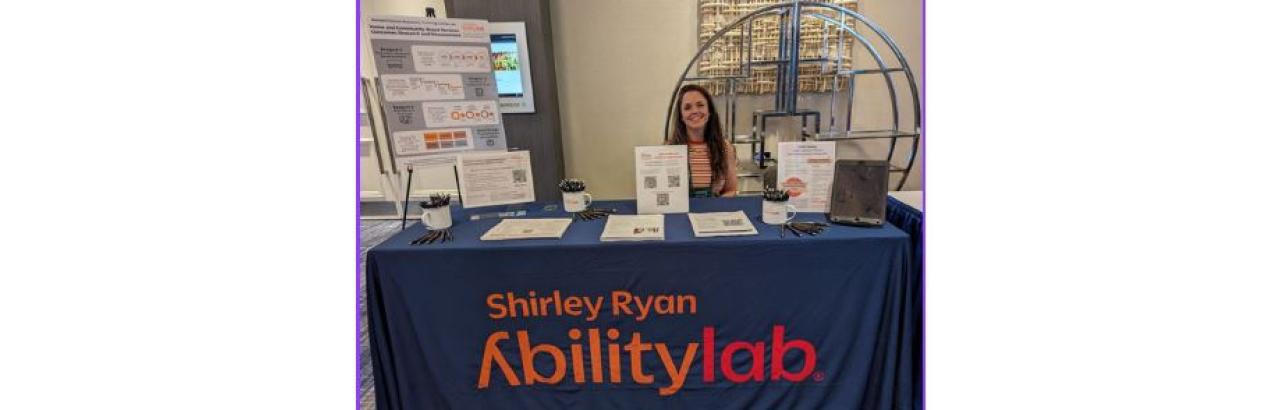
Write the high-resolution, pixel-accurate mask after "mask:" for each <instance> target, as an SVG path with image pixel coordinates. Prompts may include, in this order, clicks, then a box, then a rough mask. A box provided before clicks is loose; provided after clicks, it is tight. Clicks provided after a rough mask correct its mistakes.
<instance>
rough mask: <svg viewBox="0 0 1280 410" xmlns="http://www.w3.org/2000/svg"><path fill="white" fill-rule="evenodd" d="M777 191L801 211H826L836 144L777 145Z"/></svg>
mask: <svg viewBox="0 0 1280 410" xmlns="http://www.w3.org/2000/svg"><path fill="white" fill-rule="evenodd" d="M778 152H779V154H780V155H779V157H778V189H781V190H784V191H787V193H788V195H791V199H790V201H788V202H789V203H790V204H791V205H794V206H795V207H796V210H798V211H800V212H827V211H828V208H829V207H830V206H831V181H832V180H833V179H834V178H835V164H836V142H835V141H806V142H779V143H778Z"/></svg>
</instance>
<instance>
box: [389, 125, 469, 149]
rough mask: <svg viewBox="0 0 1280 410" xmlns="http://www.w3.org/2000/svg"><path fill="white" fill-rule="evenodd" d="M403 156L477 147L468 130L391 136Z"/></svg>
mask: <svg viewBox="0 0 1280 410" xmlns="http://www.w3.org/2000/svg"><path fill="white" fill-rule="evenodd" d="M391 138H392V140H394V141H395V150H396V152H397V153H399V154H401V155H420V154H430V153H441V152H455V151H466V150H470V149H471V148H473V147H474V146H475V144H473V143H472V139H471V130H468V129H466V128H454V129H440V130H422V131H400V132H397V133H395V134H393V135H392V136H391Z"/></svg>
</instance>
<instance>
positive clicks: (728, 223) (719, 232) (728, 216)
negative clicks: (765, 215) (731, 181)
mask: <svg viewBox="0 0 1280 410" xmlns="http://www.w3.org/2000/svg"><path fill="white" fill-rule="evenodd" d="M689 224H690V225H693V236H696V237H699V238H705V237H709V236H743V235H756V234H758V232H756V226H755V225H753V224H752V223H751V220H750V219H747V214H746V213H745V212H742V211H737V212H706V213H700V214H693V213H691V214H689Z"/></svg>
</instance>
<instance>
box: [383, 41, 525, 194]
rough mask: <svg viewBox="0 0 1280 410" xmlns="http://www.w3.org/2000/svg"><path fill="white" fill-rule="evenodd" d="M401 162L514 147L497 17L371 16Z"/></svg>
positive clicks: (424, 163) (439, 162) (443, 161)
mask: <svg viewBox="0 0 1280 410" xmlns="http://www.w3.org/2000/svg"><path fill="white" fill-rule="evenodd" d="M365 26H366V30H367V32H368V37H369V45H370V50H372V51H373V59H374V65H375V67H376V68H377V71H378V76H379V80H380V82H381V89H380V90H379V91H381V98H382V109H383V111H384V113H385V114H386V118H387V121H386V123H387V128H388V133H389V136H390V139H391V140H390V141H389V143H390V146H391V153H392V157H393V158H394V161H395V166H396V168H397V169H401V170H403V169H406V168H407V167H408V166H409V165H411V164H412V165H413V166H415V167H429V166H452V165H454V164H456V158H457V155H458V154H459V153H462V152H468V151H506V149H507V138H506V132H505V131H504V130H503V128H502V113H501V112H499V109H498V105H499V104H498V99H499V96H498V90H497V84H496V83H495V81H494V75H493V64H492V63H491V60H490V52H489V47H490V44H489V42H490V39H489V22H487V21H484V20H468V19H439V18H428V17H408V16H370V17H368V18H367V19H365Z"/></svg>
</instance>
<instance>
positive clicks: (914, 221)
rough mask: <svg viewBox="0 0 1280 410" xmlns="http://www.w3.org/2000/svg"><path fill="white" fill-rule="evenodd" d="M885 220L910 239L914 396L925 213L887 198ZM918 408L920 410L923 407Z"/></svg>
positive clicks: (919, 381) (919, 370) (919, 384)
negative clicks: (913, 330) (914, 365)
mask: <svg viewBox="0 0 1280 410" xmlns="http://www.w3.org/2000/svg"><path fill="white" fill-rule="evenodd" d="M885 214H886V215H885V219H886V220H888V221H889V223H891V224H893V225H894V226H897V227H898V228H900V229H902V230H903V231H906V233H907V235H910V236H911V275H910V277H909V279H908V282H910V284H911V285H910V287H911V300H912V301H913V303H914V304H915V308H914V309H913V311H914V312H915V317H913V318H912V319H911V320H912V323H913V324H912V327H913V328H914V329H917V331H916V332H915V338H914V339H915V340H912V342H911V344H912V347H913V351H914V352H915V354H916V357H915V359H914V360H913V362H915V364H916V371H915V377H914V378H915V380H914V381H913V382H912V384H913V385H915V390H916V391H917V392H923V391H924V380H923V378H924V357H923V355H924V331H923V329H924V293H923V288H924V211H921V210H919V209H916V208H913V207H912V206H911V205H907V204H906V203H905V202H902V201H899V200H898V199H897V198H894V197H889V204H888V206H887V207H886V209H885ZM917 407H923V403H921V404H918V406H917Z"/></svg>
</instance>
